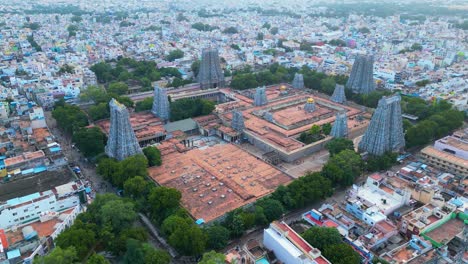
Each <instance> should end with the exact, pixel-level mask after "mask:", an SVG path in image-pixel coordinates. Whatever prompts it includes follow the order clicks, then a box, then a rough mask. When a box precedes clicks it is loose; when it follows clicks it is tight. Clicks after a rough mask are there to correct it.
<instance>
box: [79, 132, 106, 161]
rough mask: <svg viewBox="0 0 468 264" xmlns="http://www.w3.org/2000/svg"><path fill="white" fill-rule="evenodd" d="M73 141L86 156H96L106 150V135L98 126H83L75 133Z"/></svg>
mask: <svg viewBox="0 0 468 264" xmlns="http://www.w3.org/2000/svg"><path fill="white" fill-rule="evenodd" d="M73 142H75V145H76V147H78V149H80V150H81V151H82V152H83V154H84V155H85V156H86V157H95V156H97V155H99V154H101V153H103V152H104V146H105V144H106V135H105V134H104V133H102V131H101V130H100V129H99V128H97V127H91V128H81V129H80V130H78V131H77V132H75V133H74V134H73Z"/></svg>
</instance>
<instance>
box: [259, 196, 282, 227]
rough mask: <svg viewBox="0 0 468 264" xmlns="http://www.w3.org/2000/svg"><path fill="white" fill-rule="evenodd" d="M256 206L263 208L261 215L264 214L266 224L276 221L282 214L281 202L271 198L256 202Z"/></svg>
mask: <svg viewBox="0 0 468 264" xmlns="http://www.w3.org/2000/svg"><path fill="white" fill-rule="evenodd" d="M257 205H258V206H260V207H262V208H263V213H264V214H265V217H266V218H267V220H268V222H272V221H274V220H278V219H279V218H280V217H281V215H282V214H283V213H284V208H283V205H282V204H281V202H279V201H277V200H274V199H271V198H265V199H263V200H260V201H258V202H257Z"/></svg>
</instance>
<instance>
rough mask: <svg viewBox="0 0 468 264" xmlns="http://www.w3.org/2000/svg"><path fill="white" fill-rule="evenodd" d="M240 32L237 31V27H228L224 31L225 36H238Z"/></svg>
mask: <svg viewBox="0 0 468 264" xmlns="http://www.w3.org/2000/svg"><path fill="white" fill-rule="evenodd" d="M238 32H239V31H237V28H235V27H228V28H226V29H224V30H223V33H224V34H237V33H238Z"/></svg>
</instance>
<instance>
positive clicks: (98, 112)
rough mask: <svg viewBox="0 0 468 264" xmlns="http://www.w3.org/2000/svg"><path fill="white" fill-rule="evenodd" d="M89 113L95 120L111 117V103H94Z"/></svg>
mask: <svg viewBox="0 0 468 264" xmlns="http://www.w3.org/2000/svg"><path fill="white" fill-rule="evenodd" d="M88 115H89V117H90V118H91V119H92V120H93V121H96V120H101V119H106V118H109V117H110V111H109V104H107V103H99V104H97V105H92V106H91V107H90V108H89V109H88Z"/></svg>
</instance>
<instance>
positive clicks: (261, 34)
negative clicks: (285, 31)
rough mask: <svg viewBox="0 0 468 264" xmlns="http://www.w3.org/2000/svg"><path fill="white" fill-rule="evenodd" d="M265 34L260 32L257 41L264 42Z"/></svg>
mask: <svg viewBox="0 0 468 264" xmlns="http://www.w3.org/2000/svg"><path fill="white" fill-rule="evenodd" d="M263 37H264V36H263V33H262V32H258V33H257V40H263Z"/></svg>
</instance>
